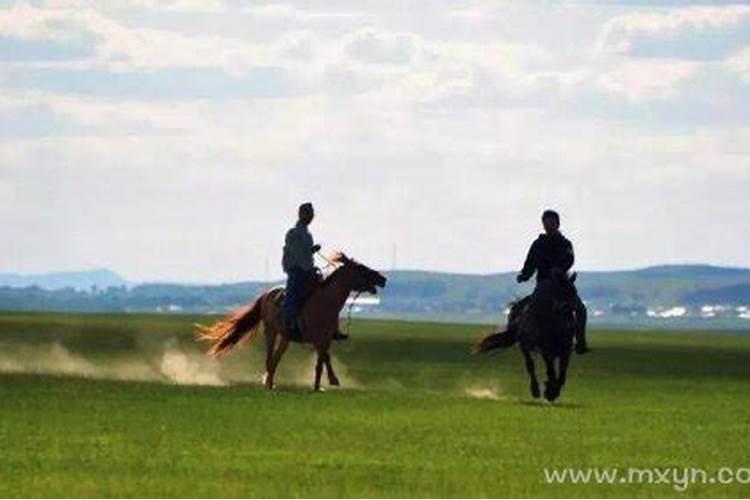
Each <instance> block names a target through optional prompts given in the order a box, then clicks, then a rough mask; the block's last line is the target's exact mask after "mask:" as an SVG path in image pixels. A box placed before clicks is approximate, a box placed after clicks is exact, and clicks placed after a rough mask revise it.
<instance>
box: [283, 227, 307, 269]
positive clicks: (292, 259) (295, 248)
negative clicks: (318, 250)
mask: <svg viewBox="0 0 750 500" xmlns="http://www.w3.org/2000/svg"><path fill="white" fill-rule="evenodd" d="M313 245H314V243H313V237H312V234H310V231H309V230H308V229H307V226H306V225H305V224H303V223H302V222H301V221H300V222H297V224H296V225H295V226H294V227H293V228H291V229H290V230H289V231H287V232H286V238H284V257H283V258H282V259H281V267H283V268H284V272H285V273H287V274H288V273H289V270H290V269H292V268H295V267H296V268H299V269H301V270H302V271H309V270H311V269H312V268H313V267H314V266H315V263H314V262H313Z"/></svg>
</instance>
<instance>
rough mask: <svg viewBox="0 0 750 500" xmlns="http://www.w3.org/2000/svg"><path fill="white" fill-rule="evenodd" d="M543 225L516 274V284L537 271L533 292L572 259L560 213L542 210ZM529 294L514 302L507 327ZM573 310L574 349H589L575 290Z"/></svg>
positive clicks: (583, 313)
mask: <svg viewBox="0 0 750 500" xmlns="http://www.w3.org/2000/svg"><path fill="white" fill-rule="evenodd" d="M542 225H543V226H544V234H540V235H539V237H538V238H537V239H536V240H535V241H534V243H532V245H531V248H530V249H529V253H528V255H527V256H526V261H525V262H524V265H523V269H522V270H521V272H520V273H519V274H518V276H517V277H516V281H517V282H518V283H523V282H526V281H528V280H529V279H531V277H532V276H533V275H534V273H536V289H535V293H536V292H537V291H539V290H540V289H544V288H545V287H548V286H550V285H549V284H550V281H551V279H552V277H553V275H554V273H555V272H558V273H559V272H562V273H567V272H568V270H570V268H571V267H573V263H574V261H575V254H574V253H573V244H572V243H571V242H570V240H568V239H567V238H566V237H565V236H563V234H562V233H561V232H560V215H559V214H558V213H557V212H555V211H554V210H545V212H544V213H543V214H542ZM530 298H531V296H529V297H526V298H525V299H523V300H521V301H519V302H517V303H516V304H514V305H513V307H512V308H511V311H510V315H509V318H508V326H509V329H510V328H512V327H514V326H515V325H517V324H518V321H520V317H521V313H522V312H523V310H524V308H525V307H526V305H527V304H528V303H529V300H530ZM573 300H574V303H573V306H574V310H575V319H576V328H575V340H576V345H575V350H576V352H577V353H578V354H584V353H587V352H589V350H590V349H589V348H588V345H587V343H586V318H587V313H586V306H585V305H584V304H583V301H581V298H580V297H579V295H578V293H577V291H576V293H574V299H573Z"/></svg>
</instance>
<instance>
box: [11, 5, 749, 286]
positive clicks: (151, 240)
mask: <svg viewBox="0 0 750 500" xmlns="http://www.w3.org/2000/svg"><path fill="white" fill-rule="evenodd" d="M202 5H209V4H202ZM57 7H58V8H55V9H41V8H32V7H16V8H11V9H5V10H0V33H2V34H3V35H5V36H8V37H15V38H18V39H21V40H40V41H45V42H50V43H78V44H90V46H91V47H92V48H93V52H92V54H91V55H90V56H87V57H81V58H78V59H74V60H72V61H71V60H65V61H63V60H54V61H49V60H42V61H39V60H14V61H12V62H10V63H8V64H4V65H3V67H2V68H0V89H1V90H2V92H0V132H3V134H2V135H3V137H2V140H0V193H1V194H2V196H3V199H6V200H8V202H7V203H6V204H4V205H3V207H4V208H0V225H2V226H3V227H4V228H6V229H5V230H6V232H7V233H9V234H13V235H14V239H13V244H12V246H11V248H10V249H9V250H7V251H6V252H5V253H4V254H3V261H2V262H0V269H9V270H18V271H42V270H50V269H76V268H89V267H100V266H106V267H113V268H115V269H116V270H118V271H120V272H123V273H124V274H126V275H127V276H129V277H131V278H133V279H177V280H179V279H190V280H205V279H212V280H219V279H223V280H237V279H243V278H247V277H251V276H254V277H266V276H267V274H268V273H267V271H266V262H268V263H269V264H268V266H267V267H268V269H269V270H270V274H272V275H277V274H278V266H277V262H278V253H279V241H280V238H281V235H282V234H283V231H284V229H285V228H286V226H287V225H288V224H290V223H291V222H292V221H291V220H290V219H291V218H293V216H294V209H295V206H296V203H297V202H298V201H300V200H302V199H312V200H313V201H315V202H316V203H317V204H318V205H319V209H320V210H319V218H318V220H317V221H316V225H315V227H314V232H315V234H316V236H317V237H318V238H319V239H320V240H321V241H322V242H323V243H324V244H326V245H327V247H328V248H341V249H344V250H348V251H350V252H351V253H352V254H353V255H355V256H357V257H359V258H360V259H362V260H363V261H365V262H368V263H372V264H374V265H380V266H387V265H388V261H389V259H390V254H391V249H392V246H393V245H394V244H396V245H397V246H398V253H399V262H400V264H401V265H402V266H404V267H419V268H438V269H450V270H455V271H478V272H490V271H497V270H504V269H511V268H514V267H516V266H518V265H519V264H520V262H519V260H520V259H521V258H522V257H523V254H524V252H525V251H526V245H527V244H528V241H529V240H530V239H531V238H532V237H533V236H534V234H535V233H536V232H537V230H538V228H537V225H538V215H539V211H540V210H541V209H543V208H545V207H547V206H556V207H558V208H559V209H560V210H561V211H562V213H563V214H564V222H565V229H566V231H568V232H569V233H570V234H571V235H572V236H573V237H574V239H575V241H576V242H577V243H578V253H579V256H580V259H581V262H580V265H581V267H583V268H584V269H590V268H606V267H627V266H634V265H642V264H652V263H656V262H663V261H673V260H680V261H685V260H695V261H698V260H706V261H712V262H716V263H735V264H737V263H740V264H748V262H746V260H743V259H745V256H744V253H743V250H742V249H743V248H744V243H743V242H744V241H746V240H747V238H748V237H750V226H748V223H745V222H742V221H739V222H737V220H736V214H737V213H743V212H745V211H747V208H748V207H747V203H748V202H747V196H746V192H747V188H748V186H750V172H749V171H748V168H747V165H748V163H747V159H748V158H749V157H750V150H749V149H748V147H747V144H750V125H749V123H750V117H748V116H746V115H747V113H745V114H743V113H742V112H741V111H738V110H741V109H742V108H743V105H744V102H745V99H743V97H744V96H745V92H746V88H745V85H744V84H742V83H741V81H740V80H739V79H738V78H737V77H736V76H735V75H736V74H739V75H744V76H745V78H747V77H746V75H747V74H748V71H749V70H748V59H750V56H748V53H747V49H742V50H739V49H736V50H732V51H731V52H730V53H729V55H728V56H721V57H720V58H718V59H717V62H712V61H709V60H708V58H707V57H698V58H696V57H690V56H691V54H692V53H693V52H694V49H693V48H691V46H690V44H689V39H690V37H694V35H695V33H697V32H699V31H701V30H709V31H710V32H711V33H714V32H715V31H716V30H722V29H725V28H726V29H727V30H730V31H731V30H732V29H735V28H734V27H736V26H739V24H734V21H731V20H730V17H731V16H730V15H729V14H726V16H725V18H722V19H724V20H722V21H716V20H715V19H714V20H713V21H710V22H709V21H705V22H704V24H705V26H704V24H701V22H698V21H697V20H696V19H697V18H698V17H700V15H699V14H696V13H695V12H698V11H693V10H691V9H688V10H689V12H691V14H690V15H689V16H688V18H689V19H690V21H686V20H684V18H685V15H683V16H682V17H679V16H677V17H675V18H674V19H673V17H674V16H675V14H674V13H673V11H667V12H666V13H665V11H664V10H663V9H656V10H649V12H651V13H653V14H654V15H655V16H656V17H654V18H653V19H651V18H649V19H648V20H647V21H643V20H642V19H641V18H640V17H639V16H640V15H641V14H639V13H631V14H632V17H628V16H630V15H631V14H627V13H625V14H623V10H624V8H623V7H617V8H611V7H607V6H604V7H597V8H596V9H579V8H560V9H556V8H550V9H546V8H545V10H542V7H539V6H537V7H534V6H529V5H525V6H524V7H520V6H518V5H516V4H513V5H512V6H511V5H509V6H507V9H508V10H504V9H506V7H504V6H503V5H497V4H495V3H492V4H491V5H490V3H489V2H487V3H482V2H477V3H472V4H471V5H467V4H465V3H463V2H461V3H452V4H450V5H448V6H447V7H445V8H436V7H434V5H433V6H432V8H431V9H417V10H412V11H409V10H408V9H396V8H394V7H393V5H392V4H391V5H390V6H389V5H387V4H385V3H375V4H368V5H362V6H360V5H358V4H352V3H349V2H339V3H335V2H326V3H320V4H317V5H316V4H315V3H314V2H312V3H305V4H304V5H300V4H294V3H288V4H267V5H250V6H249V7H247V6H245V7H246V8H242V7H243V6H242V5H240V4H236V3H235V4H224V5H222V6H221V9H219V8H218V7H219V6H218V5H213V7H211V8H210V10H211V12H205V13H200V12H196V9H200V8H201V5H191V4H189V3H185V2H181V3H179V4H177V3H171V4H169V5H167V4H161V3H160V4H158V5H157V4H156V3H155V2H151V1H147V0H143V1H142V2H140V3H139V4H138V5H135V4H130V7H128V6H127V5H125V3H118V4H110V3H108V4H107V7H106V9H107V10H106V11H105V10H103V9H100V8H98V4H97V5H94V4H92V3H90V2H72V3H71V2H65V3H64V4H63V3H61V2H58V5H57ZM175 8H179V9H180V11H179V12H178V11H175V10H173V9H175ZM170 9H172V10H170ZM457 9H458V10H457ZM461 9H468V11H466V10H464V11H461ZM524 9H526V10H524ZM591 10H596V11H597V12H595V13H593V14H592V12H591ZM720 10H721V9H720ZM735 10H736V12H735ZM735 10H731V9H730V10H728V11H727V12H734V14H732V15H734V16H737V17H738V19H739V18H741V19H744V16H745V14H743V13H742V9H735ZM521 11H523V12H521ZM599 11H601V12H599ZM519 12H520V13H522V14H523V16H519V17H516V14H519ZM613 12H614V13H617V14H620V15H619V17H617V18H615V19H618V18H619V19H620V21H617V23H621V24H623V26H628V27H627V29H626V28H622V29H624V30H625V31H622V33H625V35H622V36H620V35H616V33H615V32H616V31H617V29H621V28H617V29H615V28H614V27H612V26H614V24H617V23H615V21H614V20H612V21H610V25H608V26H609V27H606V28H605V27H604V26H603V25H604V22H605V21H601V20H602V19H612V15H611V13H613ZM700 12H704V11H700ZM705 12H708V11H705ZM705 12H704V14H701V15H703V16H705V17H707V18H708V17H711V16H709V15H708V14H706V13H705ZM605 14H606V15H605ZM722 15H724V14H722ZM524 16H525V17H524ZM670 16H673V17H670ZM727 16H728V17H727ZM623 19H626V20H627V19H629V21H627V22H625V21H624V20H623ZM665 19H667V20H669V19H672V21H669V22H671V23H672V24H674V25H675V27H674V28H673V31H674V32H675V33H678V32H679V33H680V34H681V35H680V36H676V35H675V36H672V39H673V40H674V42H673V45H672V46H671V48H670V50H671V51H673V52H674V54H672V55H669V56H660V57H656V56H655V54H653V53H650V54H649V58H645V57H636V56H643V55H646V52H644V50H645V49H644V46H643V45H642V44H641V43H640V41H642V40H645V38H644V37H645V35H643V33H647V34H648V37H652V38H654V39H657V37H658V36H661V35H662V34H663V33H662V32H661V31H659V30H657V29H656V28H654V27H653V26H656V25H658V24H659V23H661V22H664V21H665ZM675 19H678V20H679V22H678V21H675ZM524 20H525V21H524ZM524 23H528V26H527V25H525V24H524ZM597 23H598V24H597ZM691 23H692V24H691ZM637 26H640V27H637ZM643 26H647V27H646V28H644V27H643ZM527 28H529V29H527ZM649 30H650V31H649ZM696 30H697V31H696ZM599 31H602V32H611V34H610V35H607V37H605V38H606V40H607V43H610V42H612V43H614V44H615V45H617V44H618V43H619V42H618V40H620V41H622V40H625V39H627V41H628V43H631V45H629V49H628V50H629V52H627V53H626V54H623V53H612V52H611V51H609V50H604V51H599V52H597V51H595V50H592V46H593V44H594V42H595V41H596V33H598V32H599ZM683 34H684V35H685V36H682V35H683ZM688 35H689V36H688ZM618 36H620V38H619V39H618ZM670 36H671V35H670ZM550 40H552V41H553V42H550ZM558 40H559V41H560V42H559V43H555V41H558ZM636 41H638V42H639V44H640V45H639V44H636V43H635V42H636ZM680 43H686V44H687V45H686V46H685V47H682V49H681V50H677V49H679V48H680V47H678V45H679V44H680ZM732 43H736V40H735V41H733V42H732ZM675 44H677V45H675ZM558 45H559V46H558ZM608 46H609V45H608ZM728 46H729V45H726V47H728ZM745 46H750V44H746V45H745ZM726 47H725V48H726ZM32 48H35V49H38V50H40V51H43V50H46V49H47V48H48V47H47V45H44V44H42V45H39V46H38V47H37V46H34V47H32ZM722 50H723V49H722ZM688 59H702V60H700V61H695V60H688ZM263 71H265V72H263ZM258 73H262V75H261V76H260V77H258ZM254 78H255V79H254ZM264 78H265V79H264ZM259 79H260V80H259ZM253 86H257V87H259V90H260V91H255V90H258V89H254V88H253ZM34 117H36V118H34ZM30 118H34V120H31V119H30ZM19 120H22V121H23V123H24V124H27V125H25V127H26V128H25V129H23V130H18V129H19V127H17V126H16V125H17V123H18V122H19ZM30 122H34V123H36V124H39V126H37V127H34V126H31V125H28V123H30ZM41 124H44V126H42V125H41ZM21 128H22V127H21ZM40 207H41V208H42V209H40ZM684 221H692V222H691V224H687V223H685V222H684ZM726 221H731V226H730V225H729V224H730V223H729V222H726ZM362 227H365V228H366V229H367V230H366V231H359V232H357V234H356V235H354V233H353V231H355V228H357V229H359V228H362ZM643 234H649V236H650V238H649V244H648V245H644V244H643ZM51 247H54V248H55V249H56V251H55V252H54V253H51V252H49V251H48V249H49V248H51ZM467 248H469V249H470V250H471V252H472V253H471V255H472V258H471V259H457V258H456V257H455V256H456V255H466V254H467ZM613 248H614V249H616V250H617V251H614V252H613V250H612V249H613ZM146 255H147V256H148V258H145V257H144V256H146Z"/></svg>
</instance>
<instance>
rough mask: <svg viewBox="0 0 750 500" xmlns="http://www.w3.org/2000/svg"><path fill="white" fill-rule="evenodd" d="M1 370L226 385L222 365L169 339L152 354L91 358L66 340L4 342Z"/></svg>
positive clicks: (110, 378)
mask: <svg viewBox="0 0 750 500" xmlns="http://www.w3.org/2000/svg"><path fill="white" fill-rule="evenodd" d="M0 372H2V373H33V374H44V375H47V374H49V375H69V376H78V377H85V378H93V379H107V380H126V381H139V382H161V383H173V384H177V385H213V386H221V385H226V383H227V382H226V381H225V380H223V379H222V378H221V376H220V375H219V367H218V365H217V363H216V362H215V361H214V360H211V359H209V358H207V357H205V356H203V355H201V354H200V353H197V352H195V353H189V352H186V351H184V350H183V349H181V348H180V346H179V344H178V342H177V340H176V339H168V340H167V341H166V342H163V343H162V344H161V346H159V348H158V349H156V350H155V351H153V352H151V353H144V352H139V351H136V352H133V353H132V354H131V355H129V356H127V357H125V356H120V357H115V358H112V359H106V360H102V359H88V358H86V357H84V356H83V355H79V354H74V353H72V352H70V351H69V350H68V349H67V348H66V347H65V346H64V345H63V344H62V343H60V342H52V343H49V344H34V345H24V346H17V345H3V346H2V349H0Z"/></svg>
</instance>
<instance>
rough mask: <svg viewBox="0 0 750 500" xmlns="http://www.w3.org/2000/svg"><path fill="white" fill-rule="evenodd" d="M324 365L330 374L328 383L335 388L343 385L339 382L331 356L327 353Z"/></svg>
mask: <svg viewBox="0 0 750 500" xmlns="http://www.w3.org/2000/svg"><path fill="white" fill-rule="evenodd" d="M324 364H325V367H326V372H327V373H328V383H329V384H331V385H332V386H335V387H338V386H339V385H341V383H340V382H339V378H338V377H337V376H336V372H334V371H333V366H332V365H331V356H330V355H329V354H327V353H326V358H325V361H324Z"/></svg>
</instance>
